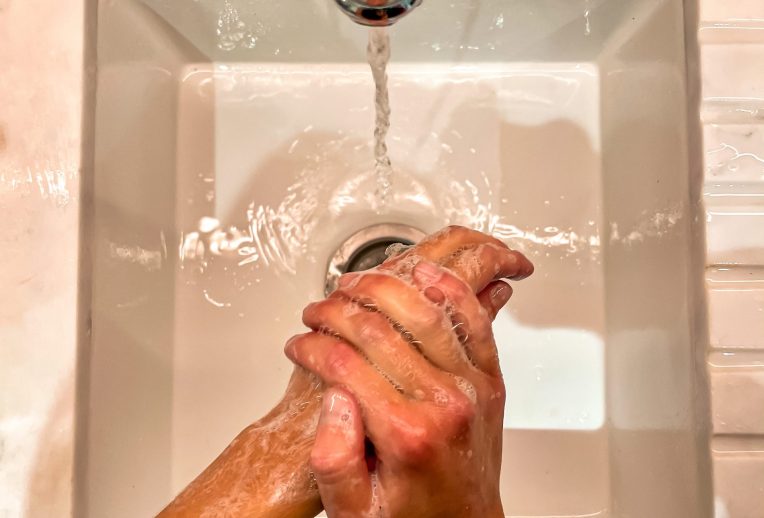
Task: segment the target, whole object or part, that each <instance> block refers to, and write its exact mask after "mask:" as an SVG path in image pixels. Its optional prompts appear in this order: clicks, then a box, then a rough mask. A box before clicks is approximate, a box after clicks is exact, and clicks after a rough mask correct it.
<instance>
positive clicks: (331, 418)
mask: <svg viewBox="0 0 764 518" xmlns="http://www.w3.org/2000/svg"><path fill="white" fill-rule="evenodd" d="M327 392H328V393H326V394H324V397H323V412H321V421H322V422H323V423H325V424H327V425H331V426H347V425H348V424H349V421H350V418H351V416H352V413H353V404H352V403H351V402H350V400H349V399H348V396H347V395H345V394H344V393H342V392H340V391H338V390H334V389H330V390H329V391H327Z"/></svg>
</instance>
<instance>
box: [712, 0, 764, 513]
mask: <svg viewBox="0 0 764 518" xmlns="http://www.w3.org/2000/svg"><path fill="white" fill-rule="evenodd" d="M701 20H702V21H701V27H700V41H701V65H702V74H703V105H702V109H701V113H702V117H703V121H704V124H705V127H704V139H705V142H704V144H705V152H706V157H705V158H706V160H705V180H706V186H705V201H706V210H707V218H706V221H707V236H706V237H707V246H708V270H707V275H706V282H707V288H708V304H709V333H710V342H711V347H712V350H711V352H710V354H709V358H708V363H709V372H710V375H711V403H712V414H713V416H712V417H713V419H712V422H713V432H714V439H713V447H712V458H713V462H714V484H715V491H716V497H717V498H716V499H717V507H718V509H719V511H718V518H723V517H727V518H761V517H764V1H762V0H735V1H731V0H701Z"/></svg>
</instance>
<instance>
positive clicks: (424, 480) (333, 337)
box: [286, 229, 533, 517]
mask: <svg viewBox="0 0 764 518" xmlns="http://www.w3.org/2000/svg"><path fill="white" fill-rule="evenodd" d="M450 233H456V234H458V235H462V236H464V237H465V238H467V239H469V238H471V237H473V236H474V234H475V233H473V232H470V231H465V230H464V229H451V230H449V231H446V232H444V233H442V234H440V235H438V236H435V237H434V238H432V239H430V240H428V241H426V242H425V243H423V244H422V245H421V246H420V247H418V248H415V249H413V250H411V251H410V252H408V253H407V254H405V255H404V256H401V257H398V258H395V259H393V260H390V261H388V262H387V263H385V265H383V266H382V267H380V268H379V269H377V271H375V270H372V271H370V272H362V273H358V274H351V275H349V276H346V277H345V278H344V279H343V281H342V282H341V284H340V288H339V289H338V290H337V291H336V292H335V293H334V294H332V296H331V297H330V298H329V299H327V300H325V301H322V302H319V303H316V304H312V305H310V306H309V307H308V308H306V310H305V313H304V317H303V320H304V322H305V324H306V325H308V326H309V327H311V328H312V329H314V332H313V333H308V334H305V335H301V336H298V337H295V338H293V339H292V340H290V342H289V343H288V345H287V348H286V351H287V355H288V356H289V357H290V358H291V359H292V360H293V361H294V362H295V363H297V364H298V365H301V366H302V367H304V368H306V369H308V370H310V371H311V372H312V373H314V374H315V375H316V376H318V377H319V378H320V379H321V380H323V382H324V383H325V384H326V385H327V386H328V387H329V389H328V390H327V391H326V393H325V394H324V403H323V411H322V414H321V421H320V423H319V427H318V434H317V437H316V442H315V445H314V448H313V451H312V457H311V464H312V467H313V470H314V472H315V474H316V478H317V481H318V486H319V490H320V493H321V497H322V501H323V504H324V506H325V508H326V510H327V512H328V513H329V515H330V516H340V517H343V516H347V517H351V516H353V517H361V516H378V515H380V514H384V515H385V516H421V517H426V516H433V517H435V516H444V515H448V516H486V517H491V516H503V513H502V509H501V501H500V498H499V489H498V480H499V470H500V463H501V434H502V419H503V410H504V384H503V380H502V378H501V373H500V369H499V362H498V356H497V352H496V345H495V343H494V340H493V334H492V331H491V321H492V320H493V318H494V317H495V315H496V313H497V312H498V310H499V308H501V307H502V306H503V305H504V304H505V303H506V302H507V301H508V299H509V297H510V295H511V289H510V288H509V286H508V285H506V284H505V283H503V282H496V281H495V279H496V278H501V277H509V278H514V279H520V278H524V277H526V276H527V275H529V274H530V273H531V272H532V270H533V268H532V265H531V264H530V262H528V261H527V259H525V258H524V257H523V256H522V255H521V254H518V253H517V252H513V251H511V250H509V249H508V248H506V247H505V246H504V245H502V244H500V243H495V242H491V241H487V242H486V241H483V242H482V243H480V244H473V245H471V246H470V245H467V246H461V247H459V248H458V249H457V252H456V253H451V254H444V253H443V249H444V248H442V247H443V245H444V244H446V247H445V248H449V246H448V237H449V234H450ZM478 236H479V238H478V239H484V238H485V237H486V236H482V235H478ZM461 243H464V240H461ZM420 254H421V255H420ZM422 255H424V256H425V257H435V258H441V259H440V264H438V263H436V262H431V261H429V260H427V259H426V258H423V257H422ZM443 258H445V260H444V259H443ZM380 270H381V271H380ZM385 270H387V271H385ZM390 272H393V273H394V275H390ZM457 272H458V274H457ZM409 276H410V280H404V279H405V278H409ZM476 293H477V295H476ZM391 322H392V324H391ZM316 331H322V332H321V333H319V332H316ZM412 343H413V344H414V345H415V346H414V347H412ZM366 435H368V436H369V438H370V440H371V441H372V443H373V445H374V447H375V451H376V455H377V457H376V467H375V468H374V469H373V470H369V469H367V464H366V461H365V459H364V440H365V437H366ZM373 487H374V488H375V489H373ZM382 507H384V512H383V513H381V512H380V509H381V508H382Z"/></svg>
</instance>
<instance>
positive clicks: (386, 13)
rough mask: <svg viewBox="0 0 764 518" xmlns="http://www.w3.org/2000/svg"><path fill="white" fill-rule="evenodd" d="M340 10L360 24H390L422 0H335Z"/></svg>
mask: <svg viewBox="0 0 764 518" xmlns="http://www.w3.org/2000/svg"><path fill="white" fill-rule="evenodd" d="M335 1H336V2H337V5H338V6H340V9H341V10H342V12H344V13H345V14H347V15H348V16H349V17H350V19H351V20H353V21H354V22H356V23H360V24H361V25H371V26H382V27H383V26H386V25H392V24H394V23H395V22H397V21H398V20H400V19H401V18H403V17H404V16H405V15H407V14H408V13H409V12H410V11H411V10H412V9H414V8H415V7H416V6H418V5H419V4H421V3H422V0H335Z"/></svg>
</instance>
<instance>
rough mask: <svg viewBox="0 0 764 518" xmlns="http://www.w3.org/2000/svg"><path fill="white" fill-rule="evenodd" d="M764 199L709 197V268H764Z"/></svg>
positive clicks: (758, 197)
mask: <svg viewBox="0 0 764 518" xmlns="http://www.w3.org/2000/svg"><path fill="white" fill-rule="evenodd" d="M763 202H764V196H761V195H759V194H758V193H756V194H753V195H736V194H731V195H729V196H724V195H719V196H715V197H713V198H711V197H708V196H707V197H706V241H707V247H708V257H707V261H708V263H709V264H749V265H756V264H764V203H763Z"/></svg>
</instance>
